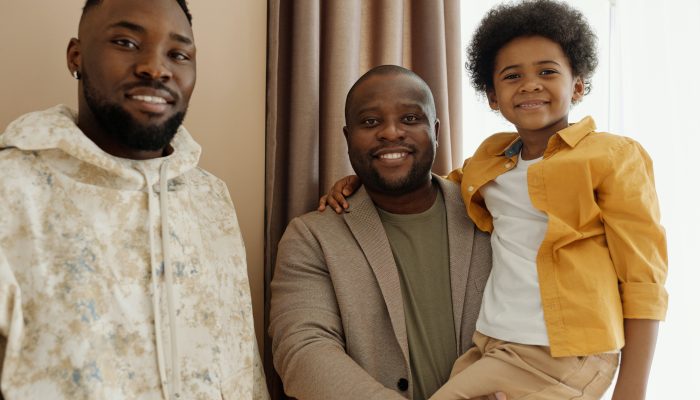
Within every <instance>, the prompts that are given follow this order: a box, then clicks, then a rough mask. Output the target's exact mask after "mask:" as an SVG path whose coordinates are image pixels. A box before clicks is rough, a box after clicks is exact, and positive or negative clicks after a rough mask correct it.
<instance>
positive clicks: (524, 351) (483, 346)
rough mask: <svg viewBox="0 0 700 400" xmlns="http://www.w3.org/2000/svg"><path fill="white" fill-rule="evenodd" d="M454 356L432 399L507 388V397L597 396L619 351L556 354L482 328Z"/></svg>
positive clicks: (589, 399)
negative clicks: (487, 333) (483, 331)
mask: <svg viewBox="0 0 700 400" xmlns="http://www.w3.org/2000/svg"><path fill="white" fill-rule="evenodd" d="M474 344H475V346H474V347H472V348H471V349H469V350H468V351H467V352H466V353H464V354H463V355H462V356H461V357H459V358H458V359H457V361H455V364H454V366H453V367H452V374H451V375H450V380H449V381H447V383H445V385H444V386H442V387H441V388H440V389H439V390H438V391H437V392H436V393H435V394H434V395H433V396H432V397H431V398H430V399H431V400H458V399H459V400H461V399H468V398H471V397H475V396H481V395H487V394H490V393H494V392H498V391H500V392H504V393H506V395H507V396H508V400H516V399H523V400H524V399H529V400H534V399H537V400H550V399H551V400H570V399H581V400H594V399H595V400H597V399H600V398H601V397H602V396H603V394H604V393H605V390H606V389H607V388H608V387H609V386H610V383H611V382H612V379H613V376H614V375H615V370H616V369H617V365H618V354H614V353H604V354H595V355H590V356H586V357H556V358H555V357H552V356H551V355H550V354H549V347H546V346H533V345H523V344H517V343H511V342H504V341H502V340H498V339H493V338H490V337H488V336H485V335H482V334H481V333H479V332H476V333H475V334H474Z"/></svg>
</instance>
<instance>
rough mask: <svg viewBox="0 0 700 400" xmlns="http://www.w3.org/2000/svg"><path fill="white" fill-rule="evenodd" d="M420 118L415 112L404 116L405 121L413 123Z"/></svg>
mask: <svg viewBox="0 0 700 400" xmlns="http://www.w3.org/2000/svg"><path fill="white" fill-rule="evenodd" d="M419 120H420V117H419V116H417V115H415V114H409V115H406V116H404V117H403V122H405V123H408V124H411V123H414V122H418V121H419Z"/></svg>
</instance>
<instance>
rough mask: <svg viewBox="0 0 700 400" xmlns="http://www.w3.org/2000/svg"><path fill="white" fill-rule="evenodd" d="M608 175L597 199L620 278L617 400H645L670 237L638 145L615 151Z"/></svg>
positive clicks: (646, 159) (650, 171)
mask: <svg viewBox="0 0 700 400" xmlns="http://www.w3.org/2000/svg"><path fill="white" fill-rule="evenodd" d="M612 154H613V155H612V156H611V159H610V173H609V175H608V176H607V177H606V178H605V179H604V180H603V181H602V182H601V184H600V186H599V187H598V188H597V191H596V196H597V199H598V205H599V207H600V210H601V215H602V217H603V222H604V226H605V238H606V241H607V243H608V248H609V251H610V257H611V258H612V261H613V265H614V266H615V271H616V273H617V278H618V285H619V290H620V298H621V300H622V312H623V318H624V334H625V346H624V347H623V349H622V362H621V366H620V371H619V374H618V380H617V384H616V386H615V391H614V397H613V399H615V400H621V399H625V400H627V399H631V400H636V399H640V400H641V399H644V396H645V392H646V384H647V379H648V377H649V370H650V367H651V362H652V358H653V354H654V348H655V346H656V336H657V331H658V324H659V322H658V321H660V320H663V319H664V318H665V315H666V309H667V304H668V294H667V293H666V290H665V288H664V283H665V281H666V274H667V269H668V266H667V263H668V261H667V254H666V235H665V231H664V229H663V227H662V226H661V223H660V213H659V205H658V200H657V196H656V189H655V187H654V174H653V168H652V162H651V159H650V158H649V155H648V154H647V153H646V151H644V149H643V148H642V147H641V146H640V145H639V144H638V143H636V142H633V141H629V142H627V143H625V144H624V145H622V146H619V147H618V148H616V149H614V151H613V152H612Z"/></svg>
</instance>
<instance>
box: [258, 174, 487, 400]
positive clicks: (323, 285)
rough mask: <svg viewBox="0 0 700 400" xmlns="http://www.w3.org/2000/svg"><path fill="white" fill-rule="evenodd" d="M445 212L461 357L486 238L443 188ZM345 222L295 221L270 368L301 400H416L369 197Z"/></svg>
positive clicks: (284, 251)
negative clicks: (275, 370)
mask: <svg viewBox="0 0 700 400" xmlns="http://www.w3.org/2000/svg"><path fill="white" fill-rule="evenodd" d="M437 179H438V182H439V185H440V188H441V190H442V193H443V196H444V198H445V205H446V209H447V225H448V227H447V229H448V235H449V241H450V243H449V249H450V280H451V286H452V303H453V313H454V320H455V335H456V337H457V338H459V340H458V350H459V353H460V354H461V353H463V352H464V351H465V350H467V349H468V348H469V347H470V346H471V345H472V341H471V338H472V335H473V333H474V326H475V324H476V318H477V316H478V313H479V307H480V305H481V296H482V293H483V288H484V285H485V283H486V279H487V278H488V274H489V272H490V270H491V247H490V242H489V236H488V234H486V233H483V232H481V231H478V230H476V229H475V227H474V225H473V224H472V222H471V221H470V220H469V219H468V218H467V216H466V212H465V208H464V204H463V202H462V199H461V196H460V193H459V186H457V185H456V184H453V183H451V182H449V181H446V180H444V179H442V178H439V177H438V178H437ZM348 202H349V204H350V208H349V212H347V213H345V214H342V215H337V214H336V213H334V212H333V211H332V210H328V211H326V212H323V213H319V212H311V213H308V214H306V215H303V216H301V217H298V218H295V219H294V220H292V221H291V222H290V224H289V226H288V227H287V230H286V231H285V233H284V235H283V237H282V240H281V241H280V244H279V250H278V254H277V266H276V269H275V273H274V277H273V280H272V283H271V291H272V292H271V305H270V330H269V333H270V335H271V337H272V352H273V359H274V365H275V368H276V369H277V371H278V373H279V374H280V376H281V377H282V382H283V383H284V387H285V391H286V393H287V394H288V395H289V396H293V397H296V398H298V399H299V400H316V399H318V400H328V399H358V400H359V399H361V400H371V399H377V400H380V399H381V400H387V399H404V398H411V397H412V396H411V394H412V392H413V386H412V382H411V379H410V377H411V371H410V364H409V352H408V340H407V337H406V323H405V319H404V318H405V317H404V311H403V300H402V297H401V286H400V284H399V275H398V271H397V268H396V264H395V262H394V257H393V255H392V253H391V248H390V247H389V242H388V239H387V237H386V233H385V232H384V228H383V226H382V223H381V220H380V219H379V215H378V214H377V210H376V208H375V206H374V204H373V203H372V200H371V199H370V198H369V196H368V195H367V192H365V190H364V188H361V189H360V190H358V192H357V193H356V194H354V195H353V196H352V197H351V198H349V199H348Z"/></svg>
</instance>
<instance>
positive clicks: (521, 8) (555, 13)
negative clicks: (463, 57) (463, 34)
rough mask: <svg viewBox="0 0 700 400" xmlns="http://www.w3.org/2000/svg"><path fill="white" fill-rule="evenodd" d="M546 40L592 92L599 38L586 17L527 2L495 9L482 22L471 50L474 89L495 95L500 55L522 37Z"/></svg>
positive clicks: (546, 1)
mask: <svg viewBox="0 0 700 400" xmlns="http://www.w3.org/2000/svg"><path fill="white" fill-rule="evenodd" d="M523 36H525V37H527V36H543V37H545V38H547V39H549V40H552V41H554V42H556V43H558V44H559V45H560V46H561V48H562V50H563V51H564V54H565V55H566V57H567V58H568V59H569V63H570V64H571V69H572V72H573V74H574V76H580V77H581V79H583V82H584V84H585V91H584V93H585V94H588V92H589V91H590V88H591V83H590V78H591V76H592V75H593V72H594V71H595V68H596V67H597V66H598V55H597V49H596V43H597V40H598V39H597V37H596V35H595V33H593V30H592V29H591V27H590V25H589V24H588V20H587V19H586V17H585V16H584V15H583V14H582V13H581V12H580V11H578V10H577V9H575V8H573V7H571V6H569V5H568V4H566V3H563V2H561V1H554V0H524V1H519V2H517V3H505V4H501V5H497V6H495V7H494V8H492V9H491V10H490V11H489V12H488V13H487V14H486V16H485V17H484V18H483V19H482V20H481V23H480V24H479V27H478V28H477V29H476V32H475V33H474V37H473V38H472V41H471V43H470V44H469V48H468V49H467V65H466V67H467V70H468V72H469V75H470V76H471V83H472V86H473V87H474V88H475V89H476V90H477V91H478V92H482V93H487V92H489V91H492V90H493V88H494V86H493V70H494V66H495V63H496V55H497V54H498V51H499V50H500V49H501V48H502V47H503V46H505V45H506V44H508V43H509V42H510V41H511V40H513V39H515V38H518V37H523Z"/></svg>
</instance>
